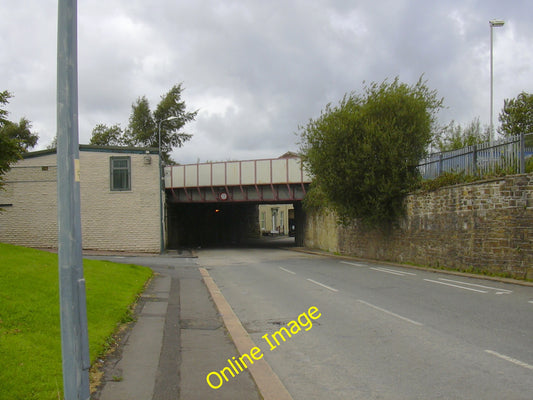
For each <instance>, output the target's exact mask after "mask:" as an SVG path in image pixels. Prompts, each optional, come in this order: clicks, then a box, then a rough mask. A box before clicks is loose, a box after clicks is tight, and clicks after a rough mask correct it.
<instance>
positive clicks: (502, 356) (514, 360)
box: [485, 350, 533, 370]
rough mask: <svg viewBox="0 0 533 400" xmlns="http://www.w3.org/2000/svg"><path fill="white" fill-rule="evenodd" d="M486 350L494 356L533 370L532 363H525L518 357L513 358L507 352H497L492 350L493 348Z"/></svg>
mask: <svg viewBox="0 0 533 400" xmlns="http://www.w3.org/2000/svg"><path fill="white" fill-rule="evenodd" d="M485 352H486V353H489V354H492V355H493V356H496V357H499V358H501V359H502V360H505V361H509V362H510V363H513V364H516V365H519V366H521V367H524V368H527V369H531V370H533V365H530V364H527V363H525V362H523V361H520V360H517V359H516V358H512V357H509V356H506V355H505V354H500V353H496V352H495V351H492V350H485Z"/></svg>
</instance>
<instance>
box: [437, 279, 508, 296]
mask: <svg viewBox="0 0 533 400" xmlns="http://www.w3.org/2000/svg"><path fill="white" fill-rule="evenodd" d="M439 281H446V282H454V283H460V284H462V285H468V286H475V287H479V288H483V289H492V290H497V291H498V293H496V294H503V293H513V291H512V290H507V289H500V288H495V287H492V286H483V285H478V284H475V283H468V282H462V281H454V280H453V279H445V278H439Z"/></svg>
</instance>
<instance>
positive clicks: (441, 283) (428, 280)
mask: <svg viewBox="0 0 533 400" xmlns="http://www.w3.org/2000/svg"><path fill="white" fill-rule="evenodd" d="M424 280H425V281H426V282H433V283H438V284H440V285H447V286H453V287H456V288H459V289H464V290H471V291H472V292H478V293H488V292H487V291H486V290H479V289H472V288H468V287H464V286H459V285H454V284H452V283H446V282H439V281H434V280H431V279H424Z"/></svg>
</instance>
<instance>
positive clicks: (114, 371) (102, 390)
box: [91, 256, 261, 400]
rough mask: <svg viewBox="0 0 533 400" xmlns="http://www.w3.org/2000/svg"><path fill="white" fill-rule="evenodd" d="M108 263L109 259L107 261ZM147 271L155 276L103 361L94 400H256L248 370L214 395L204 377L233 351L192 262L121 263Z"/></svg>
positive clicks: (160, 259) (147, 260)
mask: <svg viewBox="0 0 533 400" xmlns="http://www.w3.org/2000/svg"><path fill="white" fill-rule="evenodd" d="M111 260H113V259H111ZM113 261H119V262H132V263H137V264H141V265H147V266H150V267H151V268H152V269H153V270H154V271H155V272H156V275H155V277H154V279H153V280H152V281H151V283H150V285H149V287H148V288H147V290H146V291H145V292H144V294H143V295H142V297H141V299H140V301H139V304H138V306H137V309H136V322H135V323H134V324H132V326H131V327H129V328H128V329H127V331H126V333H125V334H124V335H123V337H122V338H121V343H120V345H119V346H118V349H117V350H116V351H115V352H114V353H113V354H111V355H110V356H109V357H108V358H107V359H106V361H105V367H104V376H103V379H102V384H101V385H100V387H99V389H98V390H97V391H96V393H93V395H92V397H91V399H93V400H181V399H187V400H196V399H198V400H200V399H202V400H207V399H221V400H226V399H227V400H230V399H231V400H234V399H240V400H260V399H261V395H260V394H259V392H258V390H257V387H256V385H255V383H254V381H253V379H252V377H251V375H250V373H249V372H248V371H245V372H244V373H241V374H240V375H239V379H230V380H229V382H225V383H224V385H223V387H222V388H220V389H218V390H215V389H212V388H211V387H209V386H208V384H207V382H206V376H207V374H208V373H209V372H211V371H213V370H219V369H220V368H222V367H223V366H224V365H223V364H224V363H225V360H223V359H220V355H232V354H235V355H237V354H238V352H237V349H236V348H235V345H234V344H233V341H232V339H231V337H230V336H229V335H228V332H227V330H226V328H225V327H224V323H223V321H222V319H221V317H220V315H219V313H218V311H217V308H216V306H215V304H214V303H213V300H212V298H211V296H210V294H209V292H208V290H207V287H206V285H205V284H204V282H203V280H202V275H201V274H200V271H199V269H198V267H199V266H198V265H194V264H196V263H191V262H190V261H189V265H183V262H182V265H178V264H179V259H176V258H171V257H168V258H165V257H164V256H163V257H152V258H150V257H142V260H141V259H140V258H129V257H120V260H113Z"/></svg>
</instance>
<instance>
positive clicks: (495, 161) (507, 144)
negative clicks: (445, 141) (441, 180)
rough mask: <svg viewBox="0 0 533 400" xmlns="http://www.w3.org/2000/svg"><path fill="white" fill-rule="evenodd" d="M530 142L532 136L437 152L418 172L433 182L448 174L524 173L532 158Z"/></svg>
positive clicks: (526, 135)
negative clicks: (434, 179) (528, 161)
mask: <svg viewBox="0 0 533 400" xmlns="http://www.w3.org/2000/svg"><path fill="white" fill-rule="evenodd" d="M530 142H533V133H528V134H521V135H516V136H510V137H506V138H503V139H500V140H497V141H494V142H493V143H490V142H485V143H481V144H477V145H473V146H468V147H464V148H462V149H459V150H454V151H447V152H443V153H434V154H431V155H429V156H428V157H426V158H424V159H423V160H422V161H421V162H420V164H418V170H419V172H420V174H421V175H422V177H423V179H433V178H436V177H438V176H440V175H442V174H443V173H445V172H454V173H465V174H466V175H474V176H484V175H490V174H494V173H507V174H518V173H524V172H525V163H526V159H527V158H528V157H530V156H532V155H533V147H529V144H530ZM526 144H527V145H528V146H527V147H526Z"/></svg>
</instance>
